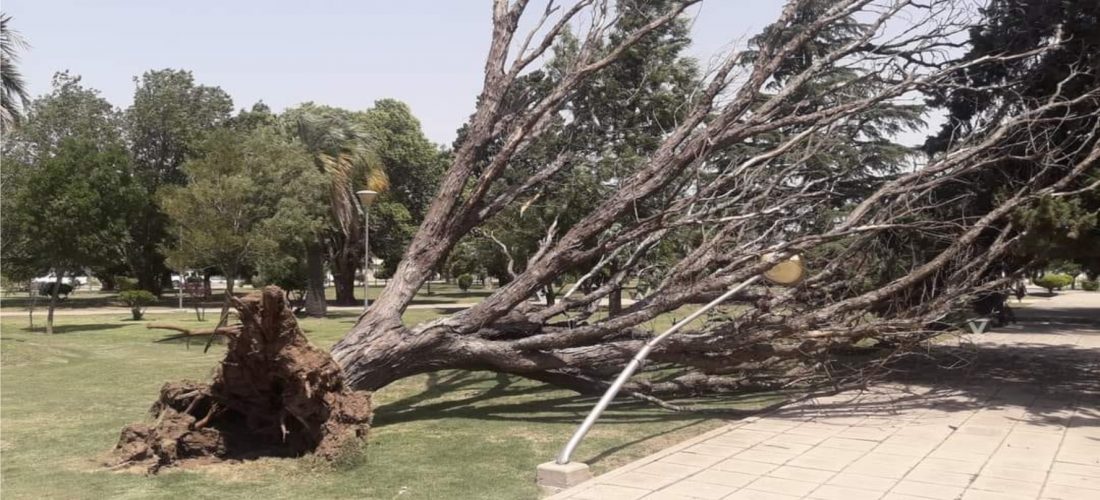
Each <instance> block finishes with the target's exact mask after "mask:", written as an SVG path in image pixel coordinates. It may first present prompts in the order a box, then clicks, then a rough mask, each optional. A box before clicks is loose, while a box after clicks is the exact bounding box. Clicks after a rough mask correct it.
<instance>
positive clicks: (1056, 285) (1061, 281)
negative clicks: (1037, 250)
mask: <svg viewBox="0 0 1100 500" xmlns="http://www.w3.org/2000/svg"><path fill="white" fill-rule="evenodd" d="M1072 284H1073V276H1070V275H1068V274H1061V273H1051V274H1044V275H1042V276H1040V277H1038V278H1036V279H1035V285H1036V286H1039V287H1042V288H1046V289H1047V292H1050V293H1054V290H1061V289H1062V288H1064V287H1067V286H1070V285H1072Z"/></svg>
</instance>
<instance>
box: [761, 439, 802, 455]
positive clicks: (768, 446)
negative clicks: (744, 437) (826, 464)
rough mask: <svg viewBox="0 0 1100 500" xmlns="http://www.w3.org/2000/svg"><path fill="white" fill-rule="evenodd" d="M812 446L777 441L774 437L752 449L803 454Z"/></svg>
mask: <svg viewBox="0 0 1100 500" xmlns="http://www.w3.org/2000/svg"><path fill="white" fill-rule="evenodd" d="M811 448H813V446H812V445H808V444H797V443H776V442H774V440H773V439H769V440H767V441H764V442H763V443H760V444H757V445H756V446H753V447H752V449H754V450H759V451H770V452H774V453H793V454H796V455H801V454H802V453H805V452H807V451H809V450H810V449H811Z"/></svg>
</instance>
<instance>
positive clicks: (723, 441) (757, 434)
mask: <svg viewBox="0 0 1100 500" xmlns="http://www.w3.org/2000/svg"><path fill="white" fill-rule="evenodd" d="M777 435H778V433H776V432H761V431H754V430H748V429H734V430H732V431H730V432H727V433H725V434H722V435H720V436H715V437H713V438H711V439H708V440H707V443H709V444H716V445H728V446H740V447H742V448H749V447H751V446H755V445H756V444H757V443H762V442H764V441H767V440H769V439H771V438H773V437H775V436H777Z"/></svg>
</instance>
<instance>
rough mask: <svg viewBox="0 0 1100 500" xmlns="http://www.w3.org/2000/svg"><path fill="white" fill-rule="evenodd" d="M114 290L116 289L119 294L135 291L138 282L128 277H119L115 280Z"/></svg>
mask: <svg viewBox="0 0 1100 500" xmlns="http://www.w3.org/2000/svg"><path fill="white" fill-rule="evenodd" d="M115 288H117V289H118V291H120V292H125V291H128V290H137V289H138V282H137V280H136V279H134V278H130V277H128V276H119V277H117V278H115Z"/></svg>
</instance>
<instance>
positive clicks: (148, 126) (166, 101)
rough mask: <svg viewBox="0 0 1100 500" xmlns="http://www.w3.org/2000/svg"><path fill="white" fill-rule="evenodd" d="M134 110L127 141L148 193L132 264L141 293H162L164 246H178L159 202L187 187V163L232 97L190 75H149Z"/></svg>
mask: <svg viewBox="0 0 1100 500" xmlns="http://www.w3.org/2000/svg"><path fill="white" fill-rule="evenodd" d="M134 80H135V83H136V84H137V88H136V90H135V91H134V101H133V105H131V106H130V108H129V109H127V110H126V122H125V123H126V126H125V133H126V138H127V140H128V142H129V144H130V153H131V156H132V157H133V159H134V166H135V173H136V175H137V178H138V179H139V180H140V182H141V184H142V186H143V187H144V188H145V191H146V193H147V198H146V203H144V204H143V205H142V207H141V211H140V213H139V215H138V216H137V217H135V218H134V219H133V220H131V224H130V242H129V244H128V245H127V248H126V254H127V264H128V265H129V267H130V269H131V273H132V274H133V275H134V276H135V277H136V278H137V279H138V282H139V284H140V285H141V287H142V288H145V289H148V290H152V291H154V292H157V293H159V290H160V287H161V283H160V276H162V275H163V274H164V273H165V272H166V271H167V270H168V269H167V267H166V266H165V260H164V259H165V256H164V254H163V253H162V252H161V248H162V247H163V246H167V245H170V244H174V243H175V239H176V238H177V237H178V235H177V234H175V233H172V232H169V231H168V218H167V216H166V215H165V214H164V213H163V212H162V211H161V210H160V208H159V207H158V205H157V203H156V199H157V197H158V193H159V191H160V190H161V188H163V187H164V186H173V185H174V186H178V185H182V184H183V183H185V182H186V180H187V177H186V174H185V173H184V172H183V170H182V165H183V163H184V162H185V161H186V160H188V159H191V158H194V157H196V156H197V155H198V154H199V153H200V148H201V145H202V139H203V137H204V136H205V135H206V134H207V133H208V132H209V131H210V130H212V129H214V128H216V127H219V126H221V125H223V124H224V123H226V122H227V120H228V119H229V115H230V113H231V112H232V110H233V101H232V99H230V97H229V94H227V93H226V92H225V91H223V90H222V89H220V88H218V87H210V86H206V85H197V84H196V83H195V80H194V77H193V76H192V75H191V72H190V71H185V70H174V69H164V70H157V71H147V72H146V73H144V74H143V75H142V76H141V77H140V78H135V79H134Z"/></svg>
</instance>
